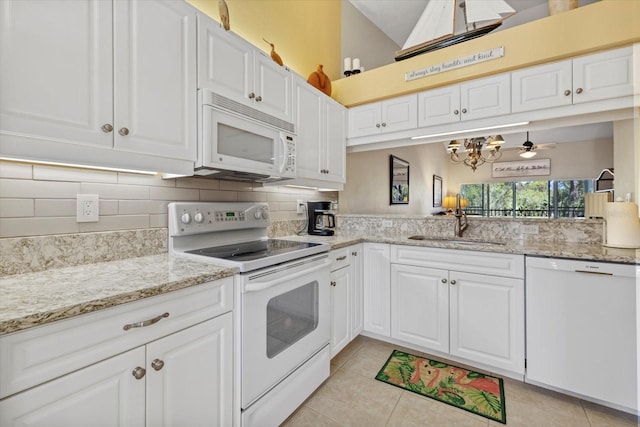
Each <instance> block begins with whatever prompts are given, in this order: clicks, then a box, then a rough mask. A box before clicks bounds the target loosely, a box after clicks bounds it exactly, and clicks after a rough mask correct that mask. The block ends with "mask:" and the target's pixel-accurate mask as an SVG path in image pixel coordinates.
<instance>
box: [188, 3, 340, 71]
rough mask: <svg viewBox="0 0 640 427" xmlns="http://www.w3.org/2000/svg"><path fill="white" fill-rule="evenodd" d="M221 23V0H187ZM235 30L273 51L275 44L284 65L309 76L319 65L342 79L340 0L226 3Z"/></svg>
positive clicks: (258, 45)
mask: <svg viewBox="0 0 640 427" xmlns="http://www.w3.org/2000/svg"><path fill="white" fill-rule="evenodd" d="M187 1H188V2H189V3H191V4H192V5H193V6H194V7H196V8H198V9H199V10H201V11H202V12H203V13H205V14H207V15H209V16H210V17H212V18H213V19H215V20H216V21H218V22H219V21H220V17H219V13H218V0H187ZM226 3H227V6H228V8H229V17H230V20H229V21H230V24H231V31H233V32H234V33H236V34H238V35H239V36H241V37H242V38H244V39H246V40H248V41H249V42H250V43H252V44H253V45H255V46H257V47H258V48H260V49H262V50H264V51H265V52H270V51H271V47H270V46H269V45H268V44H267V43H265V42H264V41H263V38H265V39H267V40H269V41H270V42H271V43H273V44H275V47H276V52H278V54H279V55H280V56H281V57H282V60H283V61H284V64H285V65H287V66H288V67H289V68H291V69H292V70H293V71H295V72H296V73H298V74H300V75H301V76H303V77H308V76H309V74H311V73H312V72H313V71H315V70H316V66H317V65H318V64H322V65H323V66H324V72H325V73H326V74H327V75H328V76H329V78H330V79H331V80H336V79H338V78H340V73H341V72H342V71H341V68H342V65H341V59H340V56H341V37H342V35H341V3H340V0H226Z"/></svg>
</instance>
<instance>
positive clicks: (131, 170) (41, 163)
mask: <svg viewBox="0 0 640 427" xmlns="http://www.w3.org/2000/svg"><path fill="white" fill-rule="evenodd" d="M0 160H5V161H8V162H18V163H30V164H34V165H47V166H63V167H67V168H78V169H91V170H100V171H111V172H126V173H137V174H142V175H157V174H158V172H152V171H142V170H136V169H121V168H110V167H102V166H91V165H81V164H77V163H61V162H47V161H44V160H31V159H21V158H14V157H3V156H0Z"/></svg>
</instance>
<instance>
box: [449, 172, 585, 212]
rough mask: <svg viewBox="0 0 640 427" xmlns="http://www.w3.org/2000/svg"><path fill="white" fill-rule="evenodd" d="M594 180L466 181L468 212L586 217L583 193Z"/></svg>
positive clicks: (464, 192) (461, 191) (463, 189)
mask: <svg viewBox="0 0 640 427" xmlns="http://www.w3.org/2000/svg"><path fill="white" fill-rule="evenodd" d="M593 191H594V181H593V180H557V181H516V182H496V183H490V184H463V185H461V187H460V193H461V194H462V197H464V198H465V199H467V202H468V206H467V208H466V211H467V214H471V215H482V216H489V217H505V216H507V217H541V218H573V217H575V218H580V217H584V195H585V194H586V193H591V192H593Z"/></svg>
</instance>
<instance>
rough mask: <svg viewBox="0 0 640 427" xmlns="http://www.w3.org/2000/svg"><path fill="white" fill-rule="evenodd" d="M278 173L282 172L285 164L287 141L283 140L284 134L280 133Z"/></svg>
mask: <svg viewBox="0 0 640 427" xmlns="http://www.w3.org/2000/svg"><path fill="white" fill-rule="evenodd" d="M279 139H280V168H279V170H280V173H282V172H284V167H285V166H286V165H287V155H288V153H287V142H286V141H285V140H284V135H282V134H280V138H279Z"/></svg>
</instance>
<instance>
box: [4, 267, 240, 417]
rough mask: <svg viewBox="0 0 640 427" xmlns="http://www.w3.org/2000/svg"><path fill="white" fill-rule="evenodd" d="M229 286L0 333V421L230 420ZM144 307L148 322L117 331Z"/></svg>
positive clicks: (227, 282) (218, 284) (141, 315)
mask: <svg viewBox="0 0 640 427" xmlns="http://www.w3.org/2000/svg"><path fill="white" fill-rule="evenodd" d="M232 285H233V280H232V279H231V278H228V279H222V280H218V281H215V282H211V283H209V284H206V285H200V286H201V287H203V289H198V288H199V287H200V286H195V287H192V288H188V289H184V290H181V291H176V292H171V293H168V294H164V295H162V296H158V297H152V298H148V299H146V300H141V301H138V302H134V303H130V304H125V305H123V306H122V307H120V306H119V307H114V308H110V309H106V310H101V311H100V312H96V313H95V314H89V315H86V316H78V317H77V318H72V319H69V320H65V321H61V322H54V323H52V324H51V325H46V326H42V327H40V328H33V329H31V330H26V331H24V332H17V333H14V334H10V335H7V336H3V337H2V340H0V350H1V352H2V360H3V371H4V372H3V373H2V376H3V379H4V381H6V383H5V387H6V390H7V394H9V395H8V397H6V398H4V399H2V400H0V425H2V426H3V427H4V426H7V427H8V426H47V427H50V426H60V427H63V426H64V427H66V426H94V425H98V426H136V427H139V426H144V425H147V426H150V427H151V426H182V425H210V426H229V425H232V423H233V413H232V411H233V384H232V381H233V369H234V364H233V314H232V313H231V308H232V307H233V292H232ZM218 297H220V298H218ZM149 312H153V313H156V312H157V313H160V314H159V315H158V316H156V317H153V322H150V323H149V322H148V323H149V325H148V326H144V327H137V326H134V327H132V328H127V329H124V328H123V325H126V324H138V323H140V322H143V321H144V320H148V319H152V317H149V314H148V313H149ZM221 312H223V313H222V314H221ZM163 313H169V314H168V315H166V316H165V315H164V314H163ZM212 317H213V318H212ZM203 318H204V319H203ZM207 318H208V319H207ZM114 334H115V336H114ZM50 340H53V343H52V341H50ZM132 343H135V344H132ZM47 349H48V350H47ZM94 350H100V352H99V353H98V352H95V351H94ZM58 354H59V355H61V356H57V355H58ZM61 359H63V360H64V363H63V364H62V365H61ZM60 366H62V369H63V370H59V367H60ZM53 372H58V373H59V374H57V376H55V377H52V378H51V379H50V380H48V378H49V377H50V376H51V375H55V374H50V373H53ZM14 385H15V387H14ZM17 387H19V388H17ZM16 388H17V389H16Z"/></svg>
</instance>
